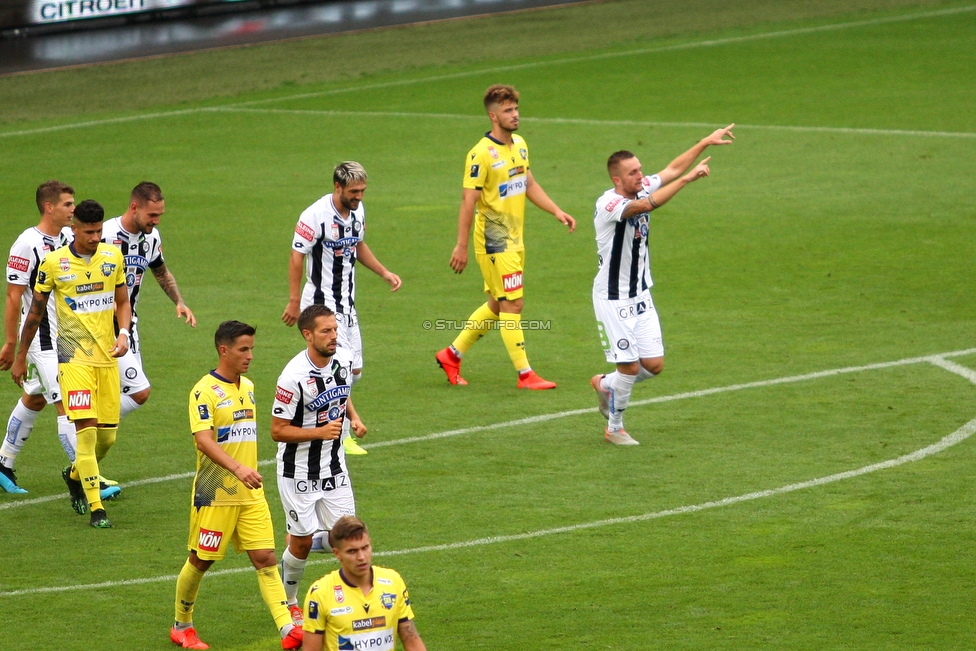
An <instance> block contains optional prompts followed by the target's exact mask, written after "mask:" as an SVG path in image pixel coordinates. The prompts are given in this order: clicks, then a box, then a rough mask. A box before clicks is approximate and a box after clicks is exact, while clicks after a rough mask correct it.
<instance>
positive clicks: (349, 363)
mask: <svg viewBox="0 0 976 651" xmlns="http://www.w3.org/2000/svg"><path fill="white" fill-rule="evenodd" d="M298 329H299V330H300V331H301V333H302V336H303V337H304V338H305V342H306V349H305V350H303V351H302V352H300V353H299V354H298V355H296V356H295V357H293V358H292V360H291V361H290V362H288V365H287V366H285V369H284V370H283V371H282V372H281V375H280V376H279V377H278V386H277V389H276V390H275V401H274V407H273V409H272V416H271V437H272V438H273V439H274V440H275V441H277V442H278V454H277V466H278V494H279V495H280V496H281V505H282V507H283V508H284V509H285V523H286V526H287V530H288V534H289V541H288V548H287V549H286V550H285V552H284V553H283V554H282V561H281V565H282V572H281V574H282V580H283V581H284V584H285V594H286V595H287V597H288V606H289V609H291V611H292V613H293V615H294V616H295V617H296V618H297V617H300V616H301V608H300V607H299V606H298V584H299V582H300V581H301V578H302V574H303V573H304V571H305V563H306V560H307V559H308V554H309V552H310V551H311V549H312V537H313V535H314V534H315V533H316V532H317V531H323V530H324V531H326V532H328V530H330V529H331V528H332V526H333V525H334V524H335V523H336V521H337V520H338V519H339V518H341V517H342V516H344V515H355V514H356V501H355V498H354V496H353V492H352V482H351V481H350V479H349V471H348V469H347V468H346V451H345V448H344V446H343V445H342V443H341V440H340V437H341V435H342V429H343V421H345V420H348V421H349V426H350V429H351V430H352V432H353V433H355V434H356V436H358V437H360V438H361V437H363V436H365V435H366V427H365V426H364V425H363V423H362V421H361V420H360V419H359V416H358V415H357V414H356V409H355V408H354V407H353V404H352V400H351V399H350V395H349V394H350V392H351V390H352V370H353V357H352V354H351V353H350V352H349V351H347V350H346V349H345V348H342V347H340V346H339V345H338V343H337V342H338V332H337V324H336V318H335V314H334V313H333V311H332V310H331V309H329V308H328V307H326V306H325V305H310V306H309V307H307V308H305V309H304V310H302V312H301V314H300V315H299V317H298Z"/></svg>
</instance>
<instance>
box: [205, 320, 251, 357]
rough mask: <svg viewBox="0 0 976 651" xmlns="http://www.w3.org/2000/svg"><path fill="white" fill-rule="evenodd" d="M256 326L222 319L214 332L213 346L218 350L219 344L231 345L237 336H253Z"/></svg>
mask: <svg viewBox="0 0 976 651" xmlns="http://www.w3.org/2000/svg"><path fill="white" fill-rule="evenodd" d="M255 332H257V328H255V327H254V326H251V325H248V324H246V323H244V322H243V321H224V322H223V323H221V324H220V325H219V326H217V332H215V333H214V347H215V348H216V349H217V350H218V351H219V350H220V347H221V346H232V345H234V342H235V341H237V338H238V337H253V336H254V333H255Z"/></svg>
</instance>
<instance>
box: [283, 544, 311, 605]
mask: <svg viewBox="0 0 976 651" xmlns="http://www.w3.org/2000/svg"><path fill="white" fill-rule="evenodd" d="M307 562H308V560H307V559H304V558H298V557H297V556H295V555H293V554H292V553H291V550H290V549H288V548H285V553H283V554H282V555H281V582H282V583H284V584H285V597H287V598H288V603H290V604H293V603H297V602H298V584H299V582H300V581H301V580H302V575H303V574H304V573H305V564H306V563H307Z"/></svg>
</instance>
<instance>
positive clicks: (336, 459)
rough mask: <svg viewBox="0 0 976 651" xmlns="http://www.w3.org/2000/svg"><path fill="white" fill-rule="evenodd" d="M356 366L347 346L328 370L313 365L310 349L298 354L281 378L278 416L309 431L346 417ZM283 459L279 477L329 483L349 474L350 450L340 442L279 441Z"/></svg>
mask: <svg viewBox="0 0 976 651" xmlns="http://www.w3.org/2000/svg"><path fill="white" fill-rule="evenodd" d="M352 364H353V357H352V353H350V352H349V351H348V350H347V349H345V348H341V347H337V348H336V352H335V354H334V355H333V356H332V358H331V359H330V360H329V363H328V364H327V365H326V366H325V367H324V368H319V367H318V366H316V365H315V364H314V363H313V362H312V360H311V359H310V358H309V356H308V351H302V352H300V353H298V354H297V355H295V356H294V357H293V358H292V360H291V361H290V362H288V365H287V366H285V368H284V370H283V371H282V372H281V375H280V376H279V377H278V387H277V389H276V390H275V401H274V407H273V408H272V410H271V413H272V415H273V416H274V417H275V418H281V419H282V420H288V421H290V422H291V425H293V426H294V427H302V428H309V429H311V428H315V427H320V426H322V425H325V424H326V423H328V422H330V421H333V420H336V419H338V418H341V417H343V416H344V415H345V413H346V400H348V399H349V392H350V390H351V389H352V385H351V381H352V380H351V378H352ZM277 459H278V476H280V477H287V478H289V479H328V478H329V477H335V476H336V475H341V474H345V473H346V472H347V470H346V452H345V449H344V448H343V447H342V443H341V442H340V441H339V440H338V439H336V440H334V441H323V440H316V441H306V442H304V443H278V455H277Z"/></svg>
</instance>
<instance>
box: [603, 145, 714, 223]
mask: <svg viewBox="0 0 976 651" xmlns="http://www.w3.org/2000/svg"><path fill="white" fill-rule="evenodd" d="M710 160H712V157H711V156H709V157H708V158H706V159H705V160H703V161H702V162H700V163H698V165H695V169H693V170H691V171H690V172H688V173H687V174H685V175H684V176H682V177H681V178H679V179H677V180H674V181H672V182H671V183H668V184H667V185H665V186H662V187H660V188H658V189H657V190H655V191H654V192H653V193H651V194H650V196H647V197H645V198H643V199H637V200H635V201H631V202H630V203H628V204H627V207H626V208H624V211H623V217H622V218H621V219H629V218H631V217H633V216H635V215H639V214H641V213H644V212H650V211H652V210H657V209H658V208H660V207H661V206H663V205H664V204H666V203H667V202H668V201H670V200H671V197H673V196H674V195H676V194H678V191H679V190H681V188H683V187H685V186H686V185H688V184H689V183H691V182H692V181H697V180H698V179H700V178H702V177H705V176H708V175H709V174H710V173H711V171H710V170H709V169H708V161H710Z"/></svg>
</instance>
